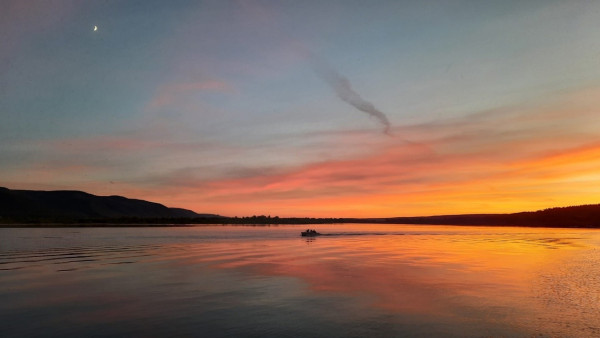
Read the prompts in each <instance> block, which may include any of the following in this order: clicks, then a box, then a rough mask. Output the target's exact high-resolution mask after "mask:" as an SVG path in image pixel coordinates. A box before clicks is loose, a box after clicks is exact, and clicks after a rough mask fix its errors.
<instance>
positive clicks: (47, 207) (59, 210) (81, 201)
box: [0, 187, 219, 221]
mask: <svg viewBox="0 0 600 338" xmlns="http://www.w3.org/2000/svg"><path fill="white" fill-rule="evenodd" d="M199 217H219V216H218V215H213V214H197V213H195V212H193V211H191V210H187V209H181V208H168V207H166V206H164V205H162V204H159V203H154V202H148V201H144V200H138V199H130V198H126V197H122V196H96V195H92V194H88V193H86V192H83V191H71V190H59V191H35V190H11V189H7V188H2V187H0V220H8V221H40V220H42V221H43V220H48V221H61V220H73V219H118V218H141V219H151V218H165V219H169V218H199Z"/></svg>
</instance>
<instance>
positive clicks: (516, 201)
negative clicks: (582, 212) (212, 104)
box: [4, 82, 600, 217]
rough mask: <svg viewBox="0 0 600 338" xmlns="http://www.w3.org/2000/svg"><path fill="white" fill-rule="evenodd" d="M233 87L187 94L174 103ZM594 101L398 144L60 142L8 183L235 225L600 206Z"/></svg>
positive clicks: (341, 137)
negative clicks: (117, 199)
mask: <svg viewBox="0 0 600 338" xmlns="http://www.w3.org/2000/svg"><path fill="white" fill-rule="evenodd" d="M226 88H227V87H226V85H224V84H221V83H219V82H214V83H212V82H210V83H195V84H182V85H178V86H174V87H173V89H169V90H166V93H176V92H178V91H184V92H185V91H188V90H189V91H193V90H202V89H210V90H213V89H214V90H223V89H226ZM171 90H172V92H171ZM590 93H597V94H599V95H592V94H590ZM597 97H600V89H597V90H595V91H592V90H586V91H582V92H579V93H575V94H571V95H567V96H560V97H558V98H556V99H554V100H552V101H551V102H547V103H545V104H537V105H536V104H529V105H528V106H523V107H512V108H505V109H498V110H494V111H486V112H481V113H479V114H474V115H469V116H464V117H461V118H452V119H445V120H439V121H433V122H429V123H422V124H418V125H412V126H400V127H396V128H394V130H393V131H392V136H391V137H388V136H385V135H381V134H377V133H373V132H372V131H356V130H355V131H347V132H338V133H331V134H326V133H321V134H318V133H312V134H310V133H309V134H298V135H289V136H281V137H282V139H281V140H278V141H277V142H275V141H273V142H263V143H260V142H258V143H255V144H252V143H248V144H237V145H232V144H225V143H220V142H208V141H202V140H200V138H199V137H198V136H197V135H190V134H185V133H183V132H179V133H176V132H174V131H172V130H170V131H169V130H168V129H165V130H163V129H160V128H159V129H156V130H142V131H138V132H137V133H123V134H115V135H113V136H112V137H109V136H98V137H89V138H87V139H86V138H84V139H79V140H63V141H61V142H54V143H50V144H46V145H44V146H43V147H41V149H43V153H44V154H45V155H44V157H40V158H39V159H38V161H37V162H36V163H34V164H32V165H31V166H30V167H28V169H27V168H26V170H22V171H20V172H13V173H9V174H7V175H5V176H4V177H9V178H10V180H12V181H13V182H22V183H24V184H23V185H21V186H20V187H21V188H33V186H32V185H31V184H32V183H31V182H32V180H33V179H35V177H34V176H35V175H41V176H39V177H42V178H51V180H52V181H53V182H62V183H61V184H67V182H69V181H70V182H77V189H82V190H87V191H89V192H91V193H96V194H120V195H125V196H128V197H132V198H142V199H147V200H151V201H156V202H160V203H163V204H166V205H168V206H177V207H184V208H190V209H193V210H195V211H198V212H210V213H219V214H223V215H228V216H235V215H239V216H245V215H253V214H271V215H279V216H312V217H392V216H416V215H432V214H460V213H488V212H517V211H523V210H536V209H542V208H547V207H553V206H567V205H577V204H588V203H598V201H599V200H598V196H600V174H598V173H600V138H599V137H598V136H597V135H596V134H597V130H600V119H599V118H598V117H597V116H598V114H597V113H596V111H595V107H596V106H600V100H599V99H597ZM596 104H598V105H596ZM286 137H287V138H286ZM192 140H193V141H192ZM27 173H29V174H27ZM32 174H34V176H31V175H32ZM27 175H29V176H27ZM109 181H115V182H117V181H118V182H121V183H119V184H118V185H107V184H106V182H109ZM27 184H29V185H27ZM65 188H73V186H66V187H65Z"/></svg>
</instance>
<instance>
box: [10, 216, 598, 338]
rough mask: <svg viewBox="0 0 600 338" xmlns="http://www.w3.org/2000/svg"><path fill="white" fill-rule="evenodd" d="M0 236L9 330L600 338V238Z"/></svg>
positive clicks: (437, 232) (247, 232)
mask: <svg viewBox="0 0 600 338" xmlns="http://www.w3.org/2000/svg"><path fill="white" fill-rule="evenodd" d="M313 227H315V228H316V229H317V230H318V231H320V232H321V233H324V234H326V236H320V237H316V238H311V239H306V238H302V237H300V231H301V230H303V229H305V228H306V226H287V225H286V226H197V227H181V228H179V227H178V228H54V229H0V318H2V323H1V324H0V336H1V337H17V336H19V337H20V336H36V337H43V336H52V337H90V336H98V337H101V336H129V337H132V336H138V337H165V336H190V337H192V336H193V337H265V336H273V337H424V336H428V337H431V336H438V337H452V336H456V337H470V336H472V337H599V336H600V231H598V230H586V229H535V228H496V227H448V226H412V225H368V224H360V225H357V224H340V225H316V226H313Z"/></svg>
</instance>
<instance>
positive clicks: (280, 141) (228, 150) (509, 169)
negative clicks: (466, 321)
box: [0, 0, 600, 217]
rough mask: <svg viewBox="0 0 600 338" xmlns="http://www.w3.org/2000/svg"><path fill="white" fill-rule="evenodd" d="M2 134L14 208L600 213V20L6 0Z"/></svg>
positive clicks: (557, 11) (572, 14)
mask: <svg viewBox="0 0 600 338" xmlns="http://www.w3.org/2000/svg"><path fill="white" fill-rule="evenodd" d="M94 26H97V30H94ZM0 117H1V120H0V121H1V122H0V186H4V187H7V188H10V189H35V190H83V191H86V192H89V193H92V194H96V195H122V196H126V197H130V198H140V199H145V200H150V201H154V202H159V203H162V204H165V205H167V206H171V207H183V208H189V209H192V210H194V211H196V212H200V213H217V214H221V215H227V216H249V215H254V214H256V215H260V214H265V215H279V216H312V217H389V216H415V215H434V214H459V213H484V212H485V213H487V212H514V211H523V210H536V209H542V208H547V207H554V206H567V205H578V204H591V203H600V2H599V1H591V0H589V1H550V0H544V1H150V0H144V1H110V0H109V1H104V0H103V1H19V0H15V1H12V0H8V1H7V0H4V1H1V2H0Z"/></svg>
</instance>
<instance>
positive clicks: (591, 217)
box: [0, 204, 600, 228]
mask: <svg viewBox="0 0 600 338" xmlns="http://www.w3.org/2000/svg"><path fill="white" fill-rule="evenodd" d="M0 223H2V224H1V225H0V226H2V227H21V226H22V227H159V226H160V227H162V226H186V225H192V224H197V225H201V224H223V225H227V224H230V225H235V224H244V225H253V224H254V225H277V224H335V223H377V224H432V225H486V226H525V227H551V228H600V205H597V204H596V205H582V206H572V207H564V208H551V209H544V210H539V211H532V212H520V213H513V214H468V215H443V216H424V217H392V218H310V217H291V218H284V217H277V216H275V217H271V216H251V217H191V218H187V217H178V218H173V217H169V218H165V217H147V218H141V217H120V218H68V217H54V218H53V217H43V218H40V217H37V218H36V217H31V216H30V217H1V218H0Z"/></svg>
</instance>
